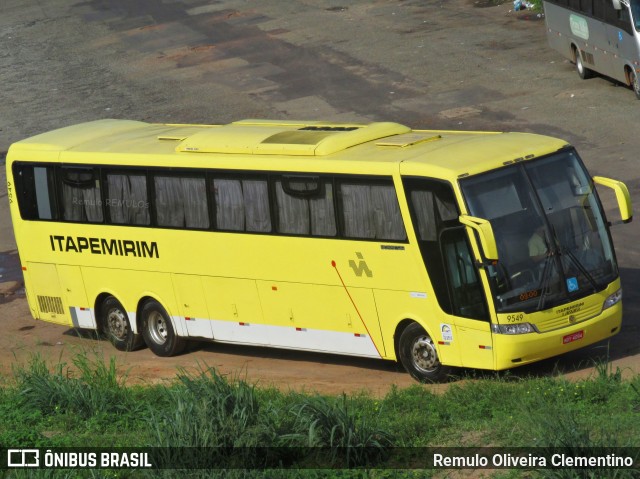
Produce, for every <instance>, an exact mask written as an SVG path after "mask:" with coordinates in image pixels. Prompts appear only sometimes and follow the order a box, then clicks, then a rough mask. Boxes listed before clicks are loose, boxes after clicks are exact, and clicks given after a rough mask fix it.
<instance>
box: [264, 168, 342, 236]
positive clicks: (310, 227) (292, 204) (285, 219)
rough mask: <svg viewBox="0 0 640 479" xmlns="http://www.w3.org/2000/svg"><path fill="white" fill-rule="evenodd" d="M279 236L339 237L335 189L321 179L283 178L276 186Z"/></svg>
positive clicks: (277, 181) (325, 180)
mask: <svg viewBox="0 0 640 479" xmlns="http://www.w3.org/2000/svg"><path fill="white" fill-rule="evenodd" d="M275 187H276V202H277V205H278V232H279V233H284V234H296V235H309V234H310V235H312V236H329V237H331V236H336V233H337V229H336V218H335V211H334V203H333V185H332V184H331V182H330V181H329V180H327V179H321V178H318V177H313V178H305V177H286V176H285V177H283V178H282V179H278V180H276V182H275Z"/></svg>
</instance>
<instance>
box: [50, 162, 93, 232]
mask: <svg viewBox="0 0 640 479" xmlns="http://www.w3.org/2000/svg"><path fill="white" fill-rule="evenodd" d="M60 176H61V179H62V185H61V186H62V188H61V192H60V193H61V206H62V219H64V220H66V221H77V222H87V223H102V219H103V218H102V195H101V190H100V179H99V174H98V172H97V170H95V169H93V168H61V169H60Z"/></svg>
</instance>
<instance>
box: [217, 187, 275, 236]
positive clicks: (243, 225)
mask: <svg viewBox="0 0 640 479" xmlns="http://www.w3.org/2000/svg"><path fill="white" fill-rule="evenodd" d="M213 190H214V196H215V202H216V228H217V229H219V230H226V231H248V232H256V233H269V232H271V213H270V210H269V185H268V183H267V180H266V179H264V180H257V179H256V180H254V179H246V180H240V179H221V178H215V179H214V180H213Z"/></svg>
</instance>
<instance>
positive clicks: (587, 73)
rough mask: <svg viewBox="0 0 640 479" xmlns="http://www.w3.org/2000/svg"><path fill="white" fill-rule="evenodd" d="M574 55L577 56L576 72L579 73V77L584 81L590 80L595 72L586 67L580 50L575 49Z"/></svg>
mask: <svg viewBox="0 0 640 479" xmlns="http://www.w3.org/2000/svg"><path fill="white" fill-rule="evenodd" d="M574 55H575V56H576V71H577V72H578V76H579V77H580V78H582V79H583V80H588V79H589V78H591V77H592V76H593V71H591V70H590V69H588V68H587V67H585V66H584V62H583V61H582V53H580V50H577V49H575V50H574Z"/></svg>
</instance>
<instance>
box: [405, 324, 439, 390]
mask: <svg viewBox="0 0 640 479" xmlns="http://www.w3.org/2000/svg"><path fill="white" fill-rule="evenodd" d="M398 349H399V356H400V362H401V363H402V365H403V366H404V368H405V369H406V370H407V372H408V373H409V374H410V375H411V377H413V378H414V379H417V380H418V381H420V382H422V383H426V382H438V381H442V380H444V379H446V378H447V377H448V375H449V373H450V371H451V368H450V367H448V366H443V365H442V363H441V362H440V358H438V351H437V350H436V347H435V344H434V343H433V340H432V339H431V338H430V337H429V335H428V334H427V333H426V332H425V330H424V329H423V328H422V326H420V325H419V324H418V323H412V324H410V325H409V326H407V327H406V328H405V329H404V331H402V334H401V335H400V341H399V347H398Z"/></svg>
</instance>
